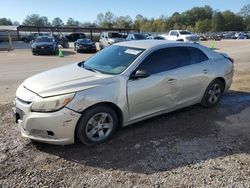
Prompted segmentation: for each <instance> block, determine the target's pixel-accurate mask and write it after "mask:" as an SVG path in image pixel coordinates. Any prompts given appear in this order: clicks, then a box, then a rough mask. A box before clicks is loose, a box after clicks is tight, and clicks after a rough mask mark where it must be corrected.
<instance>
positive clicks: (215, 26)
mask: <svg viewBox="0 0 250 188" xmlns="http://www.w3.org/2000/svg"><path fill="white" fill-rule="evenodd" d="M22 24H23V25H30V26H57V27H60V26H79V27H104V28H128V29H129V28H133V29H140V31H144V32H165V31H168V30H171V29H188V30H190V31H193V32H198V33H204V32H209V31H213V32H217V31H244V30H245V31H249V30H250V4H248V5H245V6H243V7H242V9H241V10H240V12H239V13H237V14H236V13H234V12H232V11H230V10H227V11H224V12H221V11H217V10H213V9H212V8H211V7H210V6H207V5H206V6H204V7H194V8H192V9H190V10H187V11H185V12H182V13H179V12H175V13H173V14H172V15H171V16H170V17H167V16H165V15H161V16H160V17H159V18H156V19H155V18H151V19H149V18H147V17H144V16H143V15H140V14H138V15H136V17H135V19H134V20H133V19H132V18H131V17H130V16H128V15H127V16H116V15H114V14H113V13H112V12H110V11H108V12H106V13H100V14H98V15H97V18H96V21H95V22H80V21H78V20H74V19H73V18H69V19H68V20H67V22H66V23H64V22H63V21H62V20H61V19H60V18H59V17H56V18H54V19H53V20H52V21H51V22H50V21H49V20H48V18H47V17H46V16H40V15H38V14H31V15H28V16H27V17H26V18H25V19H24V21H23V22H22ZM0 25H19V23H18V22H12V21H11V20H10V19H7V18H0Z"/></svg>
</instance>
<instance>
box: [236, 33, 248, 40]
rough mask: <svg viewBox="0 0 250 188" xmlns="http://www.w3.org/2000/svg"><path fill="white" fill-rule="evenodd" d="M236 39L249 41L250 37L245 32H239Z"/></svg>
mask: <svg viewBox="0 0 250 188" xmlns="http://www.w3.org/2000/svg"><path fill="white" fill-rule="evenodd" d="M235 37H236V39H248V35H247V34H246V33H244V32H239V33H236V34H235Z"/></svg>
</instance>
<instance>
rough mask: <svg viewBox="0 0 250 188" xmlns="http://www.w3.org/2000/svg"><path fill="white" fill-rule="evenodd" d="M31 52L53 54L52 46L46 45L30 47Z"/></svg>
mask: <svg viewBox="0 0 250 188" xmlns="http://www.w3.org/2000/svg"><path fill="white" fill-rule="evenodd" d="M31 51H32V53H36V54H44V55H46V54H53V53H54V52H55V50H54V48H51V47H46V48H32V49H31Z"/></svg>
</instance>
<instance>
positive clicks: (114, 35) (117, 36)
mask: <svg viewBox="0 0 250 188" xmlns="http://www.w3.org/2000/svg"><path fill="white" fill-rule="evenodd" d="M108 35H109V38H122V36H121V34H120V33H109V34H108Z"/></svg>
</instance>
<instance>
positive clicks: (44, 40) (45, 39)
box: [35, 37, 54, 42]
mask: <svg viewBox="0 0 250 188" xmlns="http://www.w3.org/2000/svg"><path fill="white" fill-rule="evenodd" d="M53 41H54V40H53V38H49V37H39V38H37V39H36V40H35V42H53Z"/></svg>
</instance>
